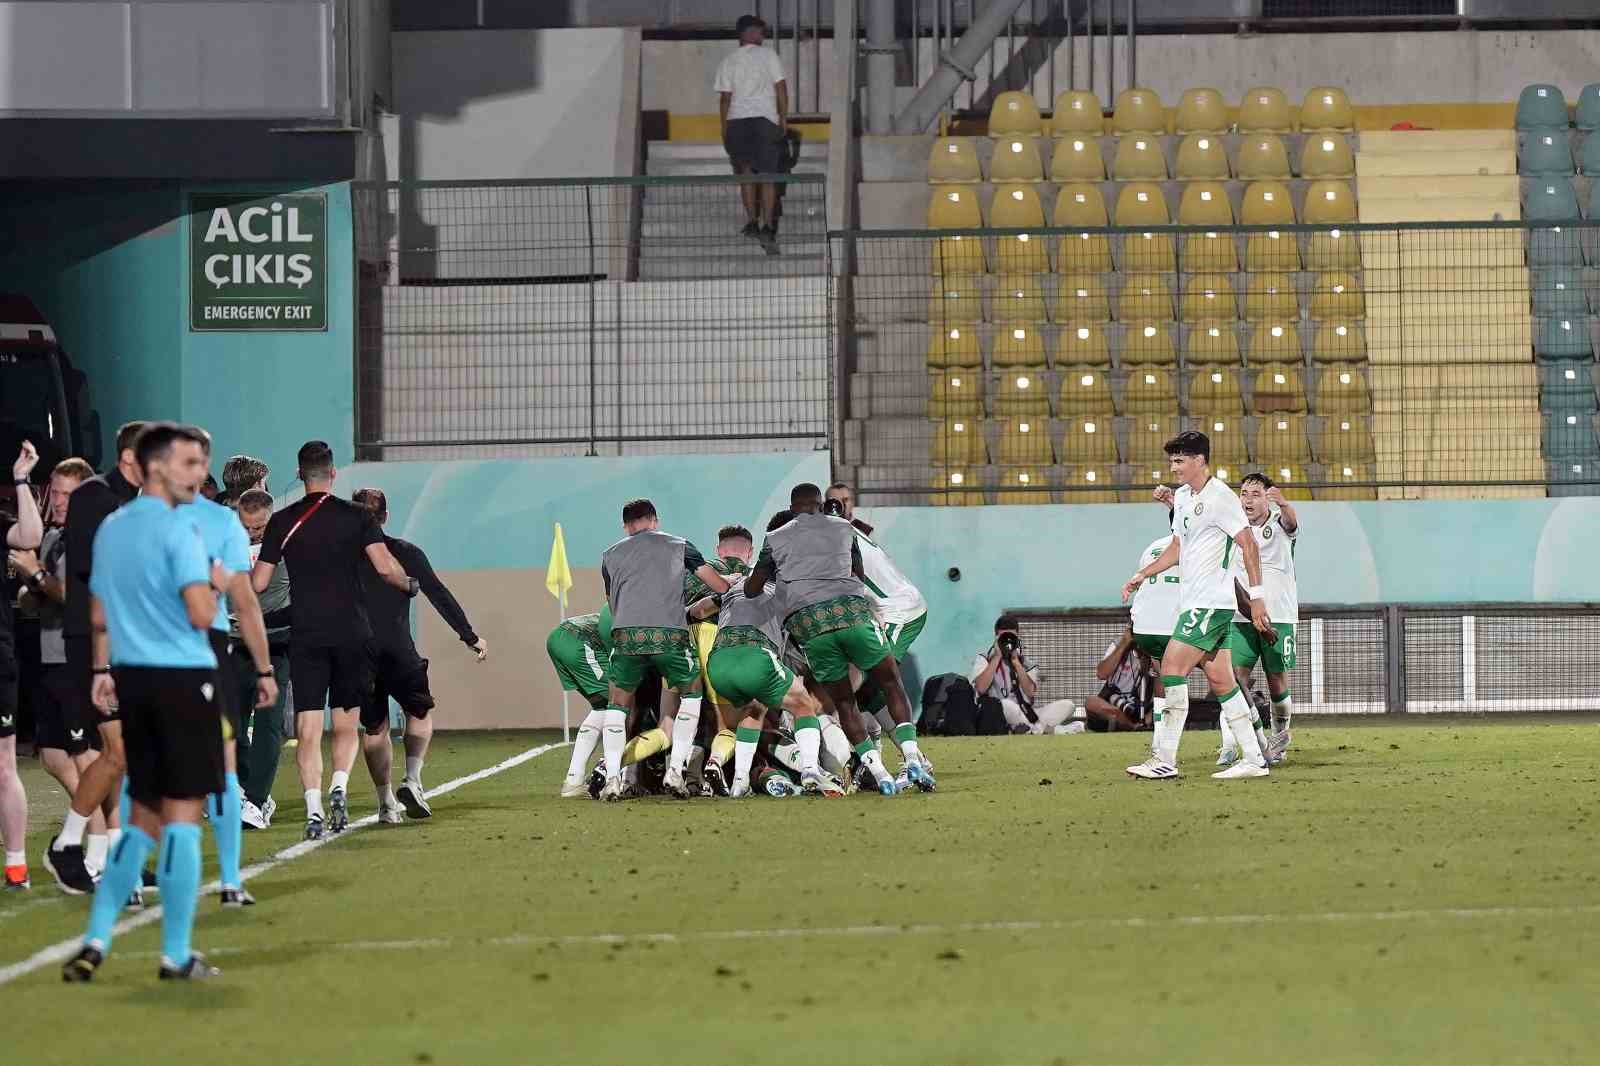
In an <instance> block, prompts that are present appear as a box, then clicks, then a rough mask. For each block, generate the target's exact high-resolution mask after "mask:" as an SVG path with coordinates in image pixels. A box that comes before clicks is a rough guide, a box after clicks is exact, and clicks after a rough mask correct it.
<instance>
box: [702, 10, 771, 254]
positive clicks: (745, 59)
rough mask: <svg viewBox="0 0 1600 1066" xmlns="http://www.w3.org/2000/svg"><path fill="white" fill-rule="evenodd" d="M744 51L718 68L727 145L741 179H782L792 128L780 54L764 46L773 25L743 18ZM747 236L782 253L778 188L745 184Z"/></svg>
mask: <svg viewBox="0 0 1600 1066" xmlns="http://www.w3.org/2000/svg"><path fill="white" fill-rule="evenodd" d="M735 30H736V32H737V33H738V34H739V50H738V51H736V52H733V53H732V54H730V55H729V56H728V57H727V58H725V59H724V60H723V61H722V63H721V65H719V66H718V67H717V79H716V82H715V84H714V88H715V90H716V92H717V96H718V99H719V107H720V109H721V114H722V146H723V147H724V148H726V149H727V151H728V159H729V161H730V162H732V163H733V171H734V173H735V174H762V175H771V174H779V173H781V172H782V170H783V138H784V134H785V133H786V132H787V130H788V128H789V86H788V83H787V81H786V80H785V78H784V73H783V62H782V61H781V60H779V58H778V54H777V53H776V52H773V51H771V50H769V49H766V48H763V47H761V42H762V41H763V40H765V39H766V36H767V24H766V23H765V22H762V21H761V20H760V19H759V18H757V17H756V16H755V15H742V16H740V18H739V22H738V24H737V25H736V26H735ZM739 193H740V195H741V197H742V198H743V200H744V214H745V226H744V230H743V232H744V235H745V236H746V237H753V238H755V239H757V240H759V241H760V242H761V247H762V248H764V249H766V252H767V254H768V255H777V254H778V186H777V183H776V182H771V181H768V182H745V183H743V184H741V185H740V186H739Z"/></svg>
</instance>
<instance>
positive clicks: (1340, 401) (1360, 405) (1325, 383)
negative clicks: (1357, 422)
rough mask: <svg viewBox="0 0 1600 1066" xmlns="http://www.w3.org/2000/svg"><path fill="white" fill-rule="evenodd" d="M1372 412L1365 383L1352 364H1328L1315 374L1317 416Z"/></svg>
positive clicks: (1362, 376) (1359, 370)
mask: <svg viewBox="0 0 1600 1066" xmlns="http://www.w3.org/2000/svg"><path fill="white" fill-rule="evenodd" d="M1371 410H1372V397H1371V395H1370V394H1369V393H1368V391H1367V379H1366V377H1365V376H1364V375H1363V374H1362V373H1361V368H1360V367H1359V366H1356V365H1355V364H1353V363H1331V364H1329V365H1327V366H1324V367H1319V368H1318V370H1317V414H1319V415H1364V414H1368V413H1369V412H1371Z"/></svg>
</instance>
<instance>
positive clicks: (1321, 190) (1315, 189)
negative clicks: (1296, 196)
mask: <svg viewBox="0 0 1600 1066" xmlns="http://www.w3.org/2000/svg"><path fill="white" fill-rule="evenodd" d="M1304 218H1305V221H1306V222H1307V223H1308V224H1311V225H1332V226H1335V227H1337V226H1339V225H1343V224H1345V223H1350V222H1354V221H1355V220H1356V202H1355V196H1354V195H1353V194H1352V192H1351V191H1350V185H1349V184H1348V183H1347V182H1343V181H1314V182H1312V183H1311V184H1310V185H1309V186H1307V188H1306V206H1305V212H1304ZM1360 265H1361V252H1360V249H1359V248H1358V247H1357V243H1356V237H1355V235H1354V234H1353V233H1348V232H1345V231H1343V230H1339V229H1337V228H1335V229H1331V230H1326V231H1320V232H1314V233H1312V234H1311V239H1310V240H1309V241H1308V242H1307V244H1306V267H1307V269H1310V270H1354V269H1356V268H1357V267H1359V266H1360Z"/></svg>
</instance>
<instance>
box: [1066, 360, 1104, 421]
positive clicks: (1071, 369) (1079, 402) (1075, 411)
mask: <svg viewBox="0 0 1600 1066" xmlns="http://www.w3.org/2000/svg"><path fill="white" fill-rule="evenodd" d="M1114 410H1116V405H1115V404H1114V403H1113V402H1112V399H1111V383H1110V382H1109V381H1108V380H1107V378H1106V371H1105V369H1104V368H1103V367H1098V366H1066V367H1062V368H1061V392H1060V394H1059V395H1058V397H1057V400H1056V414H1057V415H1059V416H1061V417H1062V418H1071V417H1073V416H1080V415H1096V416H1106V417H1109V416H1110V415H1111V413H1112V411H1114Z"/></svg>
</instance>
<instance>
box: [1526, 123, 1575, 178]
mask: <svg viewBox="0 0 1600 1066" xmlns="http://www.w3.org/2000/svg"><path fill="white" fill-rule="evenodd" d="M1517 173H1519V174H1526V175H1528V176H1530V177H1536V178H1543V177H1556V176H1562V177H1564V176H1566V175H1569V174H1571V173H1572V146H1571V144H1569V143H1568V141H1567V133H1566V131H1565V130H1556V131H1554V132H1551V131H1549V130H1540V131H1538V132H1536V133H1529V134H1525V135H1524V137H1523V141H1522V146H1521V148H1520V149H1519V150H1518V152H1517Z"/></svg>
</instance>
